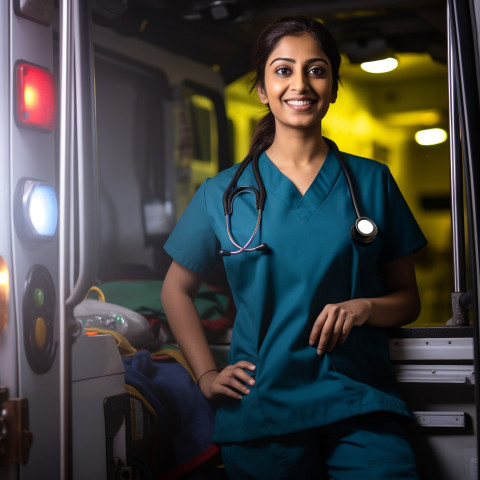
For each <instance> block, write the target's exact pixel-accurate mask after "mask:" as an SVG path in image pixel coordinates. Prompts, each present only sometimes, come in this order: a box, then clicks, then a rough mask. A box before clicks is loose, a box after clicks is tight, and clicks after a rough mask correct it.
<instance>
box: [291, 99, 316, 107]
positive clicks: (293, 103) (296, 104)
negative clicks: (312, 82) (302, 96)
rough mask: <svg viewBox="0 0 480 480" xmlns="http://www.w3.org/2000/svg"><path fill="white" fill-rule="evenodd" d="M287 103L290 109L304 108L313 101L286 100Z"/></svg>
mask: <svg viewBox="0 0 480 480" xmlns="http://www.w3.org/2000/svg"><path fill="white" fill-rule="evenodd" d="M287 103H288V104H289V105H291V106H292V107H304V106H306V105H311V104H312V103H313V100H287Z"/></svg>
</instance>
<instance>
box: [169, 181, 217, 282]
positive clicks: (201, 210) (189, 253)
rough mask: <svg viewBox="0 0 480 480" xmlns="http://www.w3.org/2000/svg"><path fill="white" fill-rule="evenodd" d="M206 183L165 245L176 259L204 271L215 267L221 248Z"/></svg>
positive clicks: (185, 265)
mask: <svg viewBox="0 0 480 480" xmlns="http://www.w3.org/2000/svg"><path fill="white" fill-rule="evenodd" d="M207 183H208V179H207V180H205V181H204V182H203V183H202V185H201V186H200V187H199V189H198V190H197V192H196V193H195V195H194V196H193V198H192V200H191V201H190V203H189V204H188V206H187V208H186V209H185V211H184V213H183V215H182V216H181V217H180V219H179V221H178V222H177V224H176V225H175V227H174V229H173V231H172V233H171V234H170V236H169V237H168V239H167V241H166V243H165V245H164V249H165V251H166V252H167V253H168V254H169V255H170V256H171V257H172V258H173V259H174V260H176V261H177V262H178V263H180V264H181V265H183V266H184V267H187V268H188V269H190V270H193V271H195V272H197V273H202V274H203V273H207V272H208V271H209V270H211V269H213V268H214V266H215V264H216V262H217V260H218V251H219V248H220V245H219V242H218V239H217V237H216V235H215V232H214V231H213V229H212V227H211V224H210V221H209V218H208V213H207V207H206V195H207Z"/></svg>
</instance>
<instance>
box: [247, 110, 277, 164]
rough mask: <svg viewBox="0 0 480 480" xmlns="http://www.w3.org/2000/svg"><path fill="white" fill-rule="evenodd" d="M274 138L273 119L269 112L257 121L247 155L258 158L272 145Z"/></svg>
mask: <svg viewBox="0 0 480 480" xmlns="http://www.w3.org/2000/svg"><path fill="white" fill-rule="evenodd" d="M274 138H275V117H274V116H273V113H272V112H271V111H270V110H269V111H268V113H267V114H266V115H265V116H264V117H263V118H261V119H260V120H259V122H258V123H257V126H256V127H255V130H254V132H253V135H252V140H251V142H250V151H249V155H253V156H260V155H261V154H262V153H263V152H264V151H265V150H267V148H268V147H270V145H271V144H272V143H273V139H274Z"/></svg>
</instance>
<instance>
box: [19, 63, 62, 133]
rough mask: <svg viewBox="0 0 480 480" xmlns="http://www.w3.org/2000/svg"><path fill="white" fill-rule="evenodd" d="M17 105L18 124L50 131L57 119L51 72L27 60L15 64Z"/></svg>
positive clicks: (54, 89)
mask: <svg viewBox="0 0 480 480" xmlns="http://www.w3.org/2000/svg"><path fill="white" fill-rule="evenodd" d="M16 77H17V79H16V86H17V107H16V117H17V121H18V123H19V124H20V125H24V126H28V127H33V128H38V129H40V130H47V131H52V130H53V129H54V128H55V124H56V120H57V100H56V87H55V79H54V77H53V74H52V73H50V72H49V71H48V70H47V69H45V68H42V67H39V66H37V65H32V64H30V63H27V62H18V63H17V64H16Z"/></svg>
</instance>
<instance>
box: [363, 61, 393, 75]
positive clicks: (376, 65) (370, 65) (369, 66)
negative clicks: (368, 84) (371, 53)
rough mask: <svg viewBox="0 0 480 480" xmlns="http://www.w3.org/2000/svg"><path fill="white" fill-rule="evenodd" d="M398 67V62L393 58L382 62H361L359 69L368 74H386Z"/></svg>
mask: <svg viewBox="0 0 480 480" xmlns="http://www.w3.org/2000/svg"><path fill="white" fill-rule="evenodd" d="M397 66H398V60H397V59H396V58H393V57H389V58H384V59H383V60H374V61H373V62H363V63H362V64H361V65H360V67H361V68H362V70H364V71H365V72H368V73H387V72H391V71H392V70H395V69H396V68H397Z"/></svg>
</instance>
